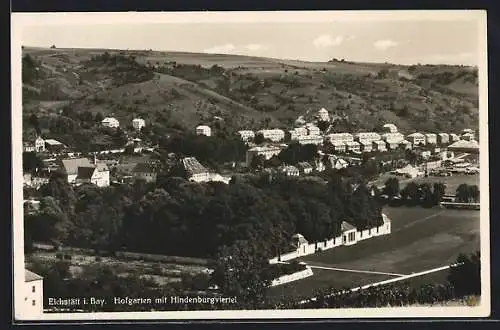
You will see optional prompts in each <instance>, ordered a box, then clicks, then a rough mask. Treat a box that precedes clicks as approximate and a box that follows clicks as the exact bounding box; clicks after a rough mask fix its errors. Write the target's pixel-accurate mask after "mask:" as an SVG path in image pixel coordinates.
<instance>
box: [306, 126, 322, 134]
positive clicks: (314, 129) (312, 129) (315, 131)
mask: <svg viewBox="0 0 500 330" xmlns="http://www.w3.org/2000/svg"><path fill="white" fill-rule="evenodd" d="M305 128H306V130H307V135H313V136H319V135H320V134H321V130H320V129H319V127H318V126H315V125H313V124H306V127H305Z"/></svg>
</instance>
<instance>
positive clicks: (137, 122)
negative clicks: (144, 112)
mask: <svg viewBox="0 0 500 330" xmlns="http://www.w3.org/2000/svg"><path fill="white" fill-rule="evenodd" d="M132 126H133V127H134V129H135V130H137V131H140V130H141V129H142V128H143V127H144V126H146V121H144V119H141V118H134V119H133V120H132Z"/></svg>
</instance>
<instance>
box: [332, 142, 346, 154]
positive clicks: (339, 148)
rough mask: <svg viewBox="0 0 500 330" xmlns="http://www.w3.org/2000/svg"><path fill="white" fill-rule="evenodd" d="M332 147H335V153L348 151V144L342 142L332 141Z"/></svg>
mask: <svg viewBox="0 0 500 330" xmlns="http://www.w3.org/2000/svg"><path fill="white" fill-rule="evenodd" d="M331 145H332V146H333V150H334V151H335V152H345V151H346V144H345V143H344V142H340V141H335V140H334V141H332V142H331Z"/></svg>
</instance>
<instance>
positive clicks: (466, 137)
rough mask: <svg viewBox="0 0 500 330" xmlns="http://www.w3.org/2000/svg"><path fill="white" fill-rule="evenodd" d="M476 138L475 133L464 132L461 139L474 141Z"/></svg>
mask: <svg viewBox="0 0 500 330" xmlns="http://www.w3.org/2000/svg"><path fill="white" fill-rule="evenodd" d="M474 138H475V136H474V134H473V133H464V134H462V136H461V139H462V140H465V141H472V140H474Z"/></svg>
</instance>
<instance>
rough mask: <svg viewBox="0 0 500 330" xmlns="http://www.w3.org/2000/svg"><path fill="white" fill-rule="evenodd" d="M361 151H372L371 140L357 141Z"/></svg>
mask: <svg viewBox="0 0 500 330" xmlns="http://www.w3.org/2000/svg"><path fill="white" fill-rule="evenodd" d="M359 144H360V146H361V151H362V152H372V151H373V141H365V140H361V141H359Z"/></svg>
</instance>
